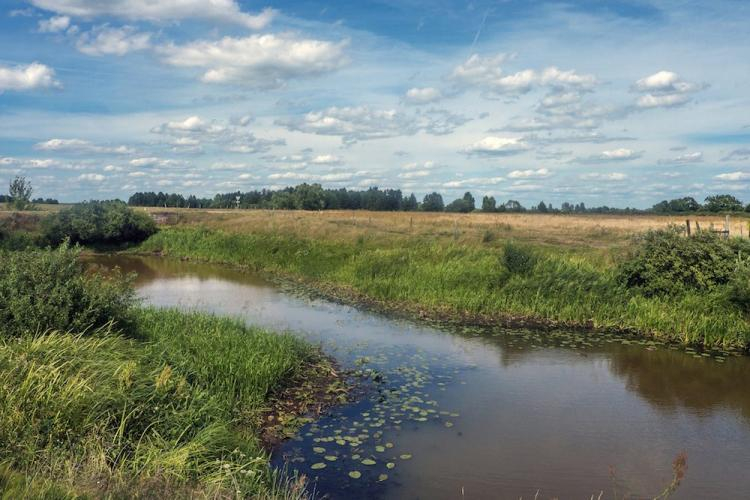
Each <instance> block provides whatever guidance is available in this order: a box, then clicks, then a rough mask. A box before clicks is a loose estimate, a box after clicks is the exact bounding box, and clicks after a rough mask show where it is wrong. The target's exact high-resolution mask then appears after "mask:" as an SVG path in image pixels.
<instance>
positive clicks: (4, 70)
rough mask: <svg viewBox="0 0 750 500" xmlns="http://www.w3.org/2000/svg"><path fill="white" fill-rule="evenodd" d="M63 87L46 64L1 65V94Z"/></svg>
mask: <svg viewBox="0 0 750 500" xmlns="http://www.w3.org/2000/svg"><path fill="white" fill-rule="evenodd" d="M54 87H61V84H60V82H58V81H57V80H55V70H54V69H52V68H50V67H49V66H45V65H44V64H40V63H38V62H33V63H31V64H27V65H18V66H5V65H2V64H0V93H2V92H3V91H6V90H16V91H24V90H34V89H44V88H54Z"/></svg>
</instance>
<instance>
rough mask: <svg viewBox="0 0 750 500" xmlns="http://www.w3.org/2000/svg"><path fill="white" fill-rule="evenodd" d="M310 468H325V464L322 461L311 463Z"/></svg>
mask: <svg viewBox="0 0 750 500" xmlns="http://www.w3.org/2000/svg"><path fill="white" fill-rule="evenodd" d="M310 468H311V469H313V470H318V469H325V468H326V464H324V463H323V462H318V463H316V464H312V465H311V466H310Z"/></svg>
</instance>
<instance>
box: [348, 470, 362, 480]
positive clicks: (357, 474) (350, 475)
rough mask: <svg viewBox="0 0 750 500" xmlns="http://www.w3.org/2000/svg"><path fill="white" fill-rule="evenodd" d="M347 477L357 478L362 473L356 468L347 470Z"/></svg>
mask: <svg viewBox="0 0 750 500" xmlns="http://www.w3.org/2000/svg"><path fill="white" fill-rule="evenodd" d="M349 477H350V478H352V479H359V478H360V477H362V473H361V472H359V471H358V470H353V471H350V472H349Z"/></svg>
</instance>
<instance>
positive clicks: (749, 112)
mask: <svg viewBox="0 0 750 500" xmlns="http://www.w3.org/2000/svg"><path fill="white" fill-rule="evenodd" d="M0 9H1V10H0V183H2V184H3V185H7V183H8V181H9V180H10V179H11V178H13V177H14V176H15V175H25V176H27V177H28V178H30V179H31V181H32V183H33V184H34V186H35V187H36V194H38V195H40V196H44V197H48V196H50V197H56V198H59V199H61V200H64V201H78V200H83V199H91V198H97V199H102V198H114V197H120V198H125V199H126V198H127V197H128V196H129V195H130V194H131V193H133V192H135V191H144V190H154V191H159V190H162V191H170V192H173V191H177V192H182V193H185V194H197V195H209V196H210V195H213V194H214V193H216V192H227V191H234V190H237V189H239V190H250V189H256V188H261V187H283V186H287V185H295V184H299V183H301V182H320V183H321V184H323V185H325V186H329V187H348V188H367V187H369V186H373V185H377V186H380V187H389V188H401V189H403V190H404V191H406V192H414V193H416V194H417V195H418V196H420V197H421V196H422V195H424V194H425V193H427V192H429V191H438V192H441V193H443V194H444V196H446V197H447V198H449V199H452V198H454V197H459V196H460V195H461V194H463V192H464V191H467V190H468V191H471V192H472V193H474V195H475V196H476V197H481V196H482V195H485V194H491V195H494V196H495V197H496V198H498V199H499V200H506V199H517V200H520V201H521V202H522V203H525V204H531V203H537V202H538V201H540V200H544V201H546V202H552V203H553V204H554V205H559V204H560V203H562V202H563V201H571V202H579V201H583V202H585V203H586V204H587V205H601V204H607V205H610V206H637V207H646V206H650V205H652V204H653V203H655V202H657V201H659V200H661V199H665V198H673V197H678V196H684V195H689V196H694V197H695V198H698V199H703V198H705V196H707V195H709V194H713V193H718V192H722V193H723V192H728V193H732V194H734V195H736V196H738V197H740V198H741V199H744V200H745V201H747V202H750V92H749V91H748V90H747V88H748V87H747V85H748V76H750V57H748V55H750V30H748V29H747V26H749V25H750V2H746V1H741V0H717V1H714V2H697V1H695V2H691V1H669V0H659V1H645V0H643V1H626V0H621V1H612V2H604V1H596V0H585V1H572V0H569V1H536V2H534V1H529V0H526V1H521V0H518V1H516V0H508V1H486V0H481V1H472V2H458V1H451V0H435V1H424V0H400V1H397V0H363V1H360V2H340V3H337V2H323V1H312V0H311V1H291V0H290V1H279V2H269V3H259V2H248V1H244V0H160V1H159V2H152V1H149V0H111V1H107V2H105V1H100V0H10V1H6V2H3V5H2V7H0Z"/></svg>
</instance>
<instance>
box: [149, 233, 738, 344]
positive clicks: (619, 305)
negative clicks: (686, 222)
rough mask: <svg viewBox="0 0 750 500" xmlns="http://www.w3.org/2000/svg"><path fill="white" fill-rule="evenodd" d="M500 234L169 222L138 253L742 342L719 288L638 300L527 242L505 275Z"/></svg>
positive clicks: (510, 312) (492, 309)
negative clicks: (385, 239) (405, 234)
mask: <svg viewBox="0 0 750 500" xmlns="http://www.w3.org/2000/svg"><path fill="white" fill-rule="evenodd" d="M507 241H508V238H504V239H502V240H498V241H496V242H493V244H492V245H469V244H464V243H463V242H461V241H458V242H452V243H446V242H443V241H436V240H434V239H430V238H424V237H421V236H415V237H413V238H409V239H404V240H392V241H391V242H390V245H388V246H387V247H385V246H383V245H382V242H379V241H372V240H370V239H368V238H356V239H352V240H342V239H340V238H329V239H326V238H318V237H316V236H315V235H313V236H311V237H303V236H300V235H299V234H297V233H296V232H294V231H282V230H276V231H273V232H266V231H257V232H255V231H254V232H250V233H240V232H237V231H232V232H229V231H222V230H213V229H206V228H200V227H199V228H193V227H187V228H185V227H176V228H170V229H165V230H163V231H161V232H160V233H158V234H156V235H154V236H153V237H151V238H150V239H149V240H147V241H146V242H144V243H143V244H142V245H141V247H140V248H139V251H149V252H150V251H158V252H162V253H164V254H166V255H171V256H175V257H183V258H195V259H201V260H205V261H211V262H222V263H229V264H235V265H240V266H245V267H248V268H251V269H253V270H258V271H265V272H271V273H277V274H284V275H288V276H292V277H296V278H305V279H308V280H311V281H313V282H315V283H317V284H319V285H325V286H327V285H332V286H335V287H339V288H340V289H346V290H351V291H353V292H354V293H356V294H360V295H362V296H364V297H366V298H368V299H373V300H377V301H381V302H385V303H389V304H391V305H392V306H393V307H394V308H406V309H409V310H414V311H421V312H425V311H426V312H441V313H448V314H449V315H450V314H452V315H454V316H456V317H460V316H461V315H466V314H468V315H477V316H483V317H497V318H500V317H508V316H510V317H523V318H527V319H534V320H539V321H544V322H551V323H555V324H564V325H568V326H575V325H579V326H587V327H594V328H597V329H607V330H620V331H628V332H638V333H639V334H641V335H643V336H646V337H651V338H656V339H660V340H664V341H672V342H678V343H682V344H694V345H700V346H703V347H706V348H722V349H745V348H747V346H748V343H749V342H750V322H749V321H748V318H747V316H746V314H745V313H744V312H743V311H742V310H740V309H739V308H737V307H735V306H733V305H732V304H731V303H730V302H729V301H728V300H726V296H725V292H724V291H723V290H722V289H717V290H711V291H690V290H687V291H686V292H685V293H682V294H680V295H676V296H670V297H660V296H654V297H646V296H643V295H641V294H639V293H636V292H635V291H633V290H630V289H628V288H626V287H624V285H623V284H622V283H621V282H620V281H619V280H618V279H617V276H616V272H615V268H614V266H613V265H612V264H611V263H608V262H606V260H603V259H599V258H589V257H588V256H586V255H585V254H580V253H575V252H574V253H569V252H566V251H558V250H557V249H555V248H551V247H549V246H546V245H534V244H526V247H527V248H529V249H531V251H532V252H533V254H534V258H533V262H532V264H533V265H531V264H530V265H529V266H528V267H529V269H527V270H526V271H525V272H523V273H518V272H512V270H510V269H509V268H508V265H507V259H505V258H504V251H503V247H502V245H503V244H505V242H507ZM516 257H517V256H516Z"/></svg>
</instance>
